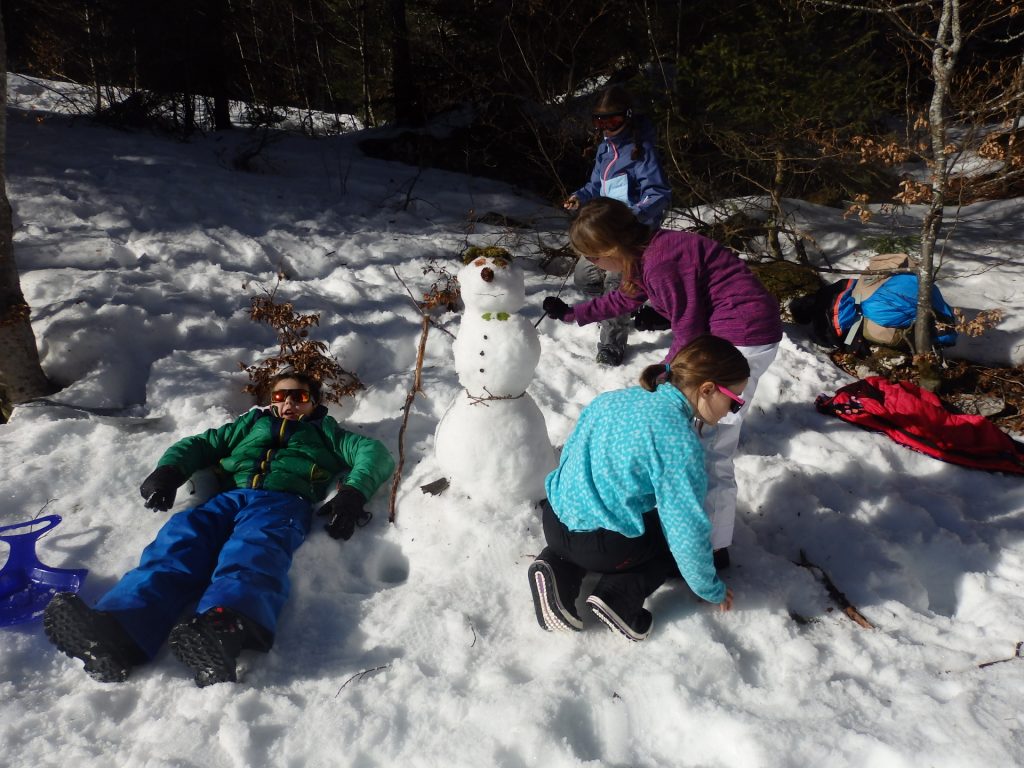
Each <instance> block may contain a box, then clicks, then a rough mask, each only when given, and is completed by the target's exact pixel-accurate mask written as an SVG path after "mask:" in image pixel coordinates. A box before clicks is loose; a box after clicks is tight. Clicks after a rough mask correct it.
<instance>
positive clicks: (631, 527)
mask: <svg viewBox="0 0 1024 768" xmlns="http://www.w3.org/2000/svg"><path fill="white" fill-rule="evenodd" d="M748 375H749V367H748V366H747V362H746V360H745V359H744V357H743V355H742V354H740V352H739V351H738V350H737V349H736V348H735V347H734V346H733V345H732V344H730V343H729V342H727V341H725V340H724V339H720V338H718V337H716V336H701V337H699V338H697V339H695V340H694V341H693V342H691V343H690V344H689V345H687V346H686V347H684V348H683V349H681V350H680V351H679V352H678V353H677V354H676V356H675V357H674V358H673V359H672V363H671V364H670V365H669V366H666V365H664V364H658V365H653V366H648V367H647V368H646V369H645V370H644V372H643V373H642V374H641V376H640V383H641V387H632V388H629V389H624V390H616V391H614V392H606V393H605V394H602V395H599V396H598V397H597V398H595V399H594V401H593V402H591V403H590V405H588V406H587V407H586V408H585V409H584V410H583V412H582V413H581V414H580V418H579V421H578V422H577V424H576V428H575V429H574V430H573V432H572V434H571V435H570V436H569V439H568V441H566V444H565V447H564V448H563V449H562V455H561V458H560V461H559V465H558V468H557V469H556V470H554V471H553V472H552V473H551V474H550V475H548V477H547V480H546V483H545V487H546V489H547V499H546V500H545V501H544V502H542V503H541V507H542V514H543V524H544V535H545V538H546V540H547V547H546V548H545V549H544V550H543V551H542V552H541V553H540V555H539V556H538V557H537V559H536V560H535V561H534V562H533V564H532V565H531V566H530V569H529V577H530V588H531V591H532V593H533V600H534V608H535V610H536V614H537V621H538V623H539V624H540V626H541V627H542V628H543V629H546V630H569V631H579V630H581V629H582V627H583V623H582V621H581V619H580V617H579V614H578V613H577V612H576V607H575V605H576V600H577V598H578V596H579V591H580V586H581V583H582V580H583V577H584V575H585V574H586V573H587V572H588V571H591V572H596V573H600V574H602V575H601V577H600V579H598V581H597V583H596V584H595V586H594V590H593V592H592V594H591V595H590V596H589V597H588V598H587V600H586V603H587V606H588V607H589V608H590V610H591V611H592V612H593V613H594V614H595V615H596V616H597V618H598V619H600V620H601V621H603V622H604V623H605V624H607V625H608V626H609V627H611V628H612V629H614V630H617V631H618V632H621V633H622V634H623V635H625V636H626V637H627V638H629V639H630V640H643V639H644V638H646V637H647V635H648V634H649V633H650V630H651V623H652V617H651V614H650V612H648V611H647V610H646V609H645V608H644V607H643V605H644V601H645V600H646V599H647V597H648V596H649V595H650V594H651V593H653V592H654V591H655V590H656V589H657V588H658V587H659V586H661V584H662V583H663V582H664V581H665V579H666V578H668V577H669V576H671V575H675V574H679V575H682V577H683V578H684V579H685V580H686V583H687V584H688V585H689V587H690V589H692V590H693V592H694V593H696V594H697V596H698V597H701V598H703V599H704V600H706V601H708V602H710V603H717V604H719V605H721V606H722V608H723V610H729V608H730V607H731V605H732V593H731V591H729V590H728V589H727V588H726V586H725V584H724V583H723V582H722V581H721V579H719V577H718V574H717V573H716V571H715V566H714V562H713V555H712V549H711V521H710V520H709V519H708V516H707V514H706V513H705V511H704V494H705V491H706V488H707V477H706V475H705V471H704V457H703V451H702V448H701V444H700V440H699V439H698V434H697V431H696V429H699V427H700V426H702V425H703V424H709V425H714V424H716V423H717V422H718V420H719V419H721V418H722V417H723V416H725V415H726V414H727V413H730V412H731V411H733V410H738V408H739V407H741V406H742V404H743V402H742V400H741V399H740V397H739V393H740V392H742V391H743V387H744V385H745V384H746V380H747V376H748ZM663 377H665V380H664V381H661V383H659V381H660V380H661V379H662V378H663ZM695 427H696V429H695Z"/></svg>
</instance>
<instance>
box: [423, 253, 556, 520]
mask: <svg viewBox="0 0 1024 768" xmlns="http://www.w3.org/2000/svg"><path fill="white" fill-rule="evenodd" d="M458 281H459V289H460V292H461V294H462V301H463V303H464V304H465V307H466V309H465V312H464V313H463V316H462V322H461V325H460V326H459V333H458V335H457V336H456V338H455V343H454V344H453V345H452V351H453V352H454V355H455V371H456V373H457V374H458V376H459V383H460V384H461V385H462V386H463V387H464V389H463V391H462V392H460V393H459V394H458V395H456V397H455V399H454V400H453V401H452V404H451V405H450V406H449V407H448V410H447V411H446V412H445V414H444V416H442V417H441V421H440V422H438V425H437V432H436V433H435V436H434V452H435V455H436V457H437V462H438V464H439V465H440V466H441V469H442V470H443V471H444V472H445V474H446V476H447V477H448V479H449V481H450V482H451V484H452V486H453V487H454V488H455V489H456V490H459V491H460V492H463V493H465V494H467V495H468V496H470V497H471V498H473V499H475V500H484V501H486V500H490V501H493V502H498V503H503V504H508V503H514V502H517V501H536V500H538V499H542V498H543V497H544V478H545V476H546V475H547V474H548V472H550V471H551V470H552V469H554V468H555V464H556V462H555V452H554V450H553V449H552V447H551V442H550V441H549V440H548V432H547V426H546V424H545V423H544V415H543V414H542V413H541V412H540V408H538V407H537V403H536V402H534V400H533V398H532V397H530V395H529V394H527V392H526V388H527V387H528V386H529V384H530V382H531V381H532V380H533V375H534V372H535V371H536V369H537V362H538V360H539V359H540V340H539V339H538V338H537V331H536V330H535V329H534V327H533V326H532V325H531V324H530V322H529V320H527V319H526V318H525V317H522V316H521V315H518V314H517V312H518V310H519V309H521V308H522V306H523V305H524V304H525V303H526V289H525V287H524V285H523V273H522V272H521V271H520V270H519V269H517V268H516V267H513V266H512V264H511V262H510V261H509V259H507V258H502V257H500V256H480V257H477V258H473V259H471V260H470V261H469V263H468V264H467V265H466V266H465V267H463V268H462V269H461V270H460V271H459V273H458Z"/></svg>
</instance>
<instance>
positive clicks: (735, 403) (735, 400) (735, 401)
mask: <svg viewBox="0 0 1024 768" xmlns="http://www.w3.org/2000/svg"><path fill="white" fill-rule="evenodd" d="M715 386H716V387H718V391H719V392H721V393H722V394H723V395H725V396H726V397H728V398H729V399H730V400H732V402H731V403H729V413H736V412H737V411H739V409H740V408H742V407H743V406H744V405H746V404H747V401H746V400H744V399H743V398H742V397H740V396H739V395H734V394H733V393H732V392H730V391H729V390H728V389H726V388H725V387H723V386H722V385H721V384H715Z"/></svg>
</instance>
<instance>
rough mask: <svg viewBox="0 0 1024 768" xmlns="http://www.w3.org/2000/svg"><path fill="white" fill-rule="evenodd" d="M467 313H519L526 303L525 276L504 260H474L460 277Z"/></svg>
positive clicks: (494, 258)
mask: <svg viewBox="0 0 1024 768" xmlns="http://www.w3.org/2000/svg"><path fill="white" fill-rule="evenodd" d="M458 278H459V292H460V293H461V294H462V301H463V303H464V304H465V305H466V311H467V312H472V313H475V312H509V313H511V312H518V311H519V310H520V309H521V308H522V306H523V305H524V304H525V303H526V288H525V287H524V285H523V273H522V272H521V271H520V270H519V269H518V268H516V267H514V266H512V262H510V261H509V260H508V259H504V258H501V257H488V256H481V257H479V258H476V259H473V260H472V261H470V262H469V263H468V264H466V266H464V267H463V268H462V269H461V270H459V274H458Z"/></svg>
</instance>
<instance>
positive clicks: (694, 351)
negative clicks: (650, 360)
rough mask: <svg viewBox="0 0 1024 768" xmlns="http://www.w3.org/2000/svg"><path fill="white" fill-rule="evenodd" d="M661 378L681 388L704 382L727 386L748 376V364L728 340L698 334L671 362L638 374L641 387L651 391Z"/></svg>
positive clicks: (648, 368) (651, 367)
mask: <svg viewBox="0 0 1024 768" xmlns="http://www.w3.org/2000/svg"><path fill="white" fill-rule="evenodd" d="M662 377H665V380H666V381H668V382H669V383H670V384H672V385H673V386H674V387H675V388H676V389H678V390H680V391H684V390H686V389H689V388H690V387H696V386H699V385H700V384H702V383H704V382H705V381H714V382H716V383H717V384H721V385H723V386H726V387H727V386H730V385H732V384H739V383H740V382H742V381H746V380H747V379H748V378H750V365H749V363H747V358H745V357H744V356H743V354H742V353H741V352H740V351H739V350H738V349H736V347H735V346H733V345H732V344H731V343H730V342H728V341H726V340H725V339H723V338H720V337H718V336H712V335H710V334H708V335H705V336H698V337H697V338H696V339H694V340H693V341H691V342H690V343H689V344H687V345H686V346H685V347H683V348H682V349H680V350H679V351H678V352H676V356H675V357H673V358H672V362H671V363H669V364H658V365H649V366H647V367H646V368H644V370H643V372H642V373H641V374H640V386H641V387H643V388H644V389H646V390H647V391H648V392H653V391H654V390H655V389H657V387H658V383H659V381H660V380H661V379H662Z"/></svg>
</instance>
